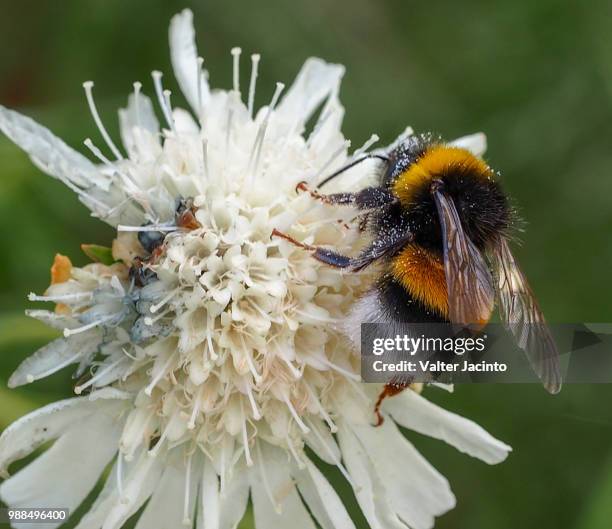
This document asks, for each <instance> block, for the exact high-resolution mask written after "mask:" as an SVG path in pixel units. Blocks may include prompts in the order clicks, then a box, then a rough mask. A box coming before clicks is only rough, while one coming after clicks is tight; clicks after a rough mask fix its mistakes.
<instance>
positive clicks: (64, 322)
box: [25, 310, 80, 331]
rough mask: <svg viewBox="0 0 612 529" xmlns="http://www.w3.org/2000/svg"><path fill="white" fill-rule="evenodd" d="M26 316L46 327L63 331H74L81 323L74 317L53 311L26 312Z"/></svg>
mask: <svg viewBox="0 0 612 529" xmlns="http://www.w3.org/2000/svg"><path fill="white" fill-rule="evenodd" d="M25 313H26V316H29V317H30V318H34V319H35V320H38V321H41V322H43V323H44V324H45V325H48V326H49V327H52V328H54V329H57V330H59V331H63V330H64V329H74V328H75V327H78V326H79V325H80V324H79V322H78V321H77V320H76V319H75V318H73V317H72V316H67V315H66V314H58V313H57V312H53V311H51V310H26V311H25Z"/></svg>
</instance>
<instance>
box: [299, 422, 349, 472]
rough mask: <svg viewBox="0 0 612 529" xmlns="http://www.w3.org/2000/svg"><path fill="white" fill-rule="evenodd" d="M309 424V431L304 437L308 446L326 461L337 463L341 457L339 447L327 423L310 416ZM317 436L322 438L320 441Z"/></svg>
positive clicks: (331, 463)
mask: <svg viewBox="0 0 612 529" xmlns="http://www.w3.org/2000/svg"><path fill="white" fill-rule="evenodd" d="M309 426H311V432H310V433H309V434H308V435H307V436H306V437H304V441H306V444H307V445H308V447H309V448H310V449H311V450H312V451H313V452H314V453H315V454H316V455H317V457H319V458H320V459H322V460H323V461H325V462H326V463H329V464H330V465H335V464H337V463H338V462H339V461H340V459H341V456H340V449H339V448H338V444H337V443H336V440H335V439H334V436H333V435H332V434H331V431H330V430H329V428H328V427H327V425H326V424H325V423H324V422H323V421H322V420H321V419H317V418H314V417H311V418H310V424H309ZM315 429H316V432H315V431H314V430H315ZM317 434H319V435H317ZM319 436H320V437H321V439H323V440H322V441H321V439H319Z"/></svg>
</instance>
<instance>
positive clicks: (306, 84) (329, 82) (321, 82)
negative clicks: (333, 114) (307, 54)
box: [276, 57, 344, 130]
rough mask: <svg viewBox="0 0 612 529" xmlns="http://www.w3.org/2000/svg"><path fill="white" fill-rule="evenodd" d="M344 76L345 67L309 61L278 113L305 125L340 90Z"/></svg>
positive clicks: (315, 59)
mask: <svg viewBox="0 0 612 529" xmlns="http://www.w3.org/2000/svg"><path fill="white" fill-rule="evenodd" d="M343 75H344V66H342V65H340V64H329V63H327V62H325V61H323V60H321V59H317V58H316V57H311V58H309V59H308V60H307V61H306V62H305V63H304V66H302V69H301V70H300V72H299V73H298V75H297V77H296V78H295V81H293V84H292V85H291V87H290V88H289V90H288V91H287V93H286V95H285V97H283V99H282V101H281V102H280V103H279V105H278V107H277V109H276V114H277V115H279V116H282V117H283V118H285V119H288V120H289V121H292V122H295V123H298V124H300V125H303V124H304V123H305V122H306V121H307V120H308V118H309V117H310V116H311V115H312V113H313V112H314V111H315V110H316V108H317V107H318V106H319V105H320V104H321V103H322V102H323V101H325V99H326V98H327V97H329V96H330V95H331V94H333V93H337V92H338V91H339V89H340V81H341V80H342V76H343ZM300 129H301V127H300V128H299V129H298V130H300Z"/></svg>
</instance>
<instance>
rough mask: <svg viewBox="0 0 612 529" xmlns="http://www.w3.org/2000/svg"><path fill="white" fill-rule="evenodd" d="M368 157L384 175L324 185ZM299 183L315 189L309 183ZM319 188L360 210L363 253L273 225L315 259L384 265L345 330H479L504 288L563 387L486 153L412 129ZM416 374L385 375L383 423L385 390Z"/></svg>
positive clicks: (555, 384)
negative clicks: (329, 188)
mask: <svg viewBox="0 0 612 529" xmlns="http://www.w3.org/2000/svg"><path fill="white" fill-rule="evenodd" d="M368 158H379V159H381V160H383V161H384V162H385V164H386V167H385V170H384V171H381V173H380V177H379V181H378V185H376V186H372V187H366V188H365V189H362V190H360V191H357V192H341V193H332V194H327V195H326V194H322V193H320V192H319V189H320V188H321V187H322V186H324V185H325V184H327V183H328V182H329V181H330V180H332V179H333V178H335V177H336V176H338V175H340V174H342V173H343V172H344V171H346V170H348V169H350V168H351V167H353V166H354V165H356V164H358V163H361V162H363V161H364V160H366V159H368ZM298 189H301V190H308V191H310V190H309V189H308V187H307V185H306V184H305V183H300V184H299V185H298ZM310 193H311V195H312V196H313V197H314V198H316V199H318V200H322V201H324V202H326V203H328V204H336V205H350V206H353V207H355V208H356V209H357V210H358V211H359V215H358V219H359V225H360V227H363V228H364V229H366V230H367V232H368V233H369V235H370V237H369V238H370V239H371V241H370V242H369V244H367V245H366V246H365V247H364V248H363V249H362V250H361V251H360V253H359V254H358V255H357V256H355V257H350V256H347V255H343V254H341V253H338V252H337V251H335V250H334V249H333V248H325V247H321V246H312V245H308V244H304V243H301V242H299V241H298V240H296V239H295V238H293V237H291V236H290V235H288V234H285V233H283V232H280V231H278V230H274V231H273V233H272V235H276V236H280V237H282V238H284V239H286V240H288V241H289V242H291V243H293V244H295V245H298V246H300V247H302V248H304V249H305V250H308V251H310V252H312V255H313V257H314V258H315V259H317V260H319V261H320V262H323V263H325V264H327V265H329V266H333V267H336V268H341V269H344V270H347V271H350V272H358V271H360V270H363V269H364V268H366V267H368V266H370V265H373V264H377V265H379V267H380V268H379V271H378V275H377V276H376V277H377V279H376V280H375V283H374V285H373V286H372V288H371V289H370V290H369V291H368V292H367V293H366V294H365V295H364V296H362V297H361V298H360V299H358V300H357V301H356V303H355V304H354V306H353V308H352V311H351V313H350V315H349V316H348V317H347V318H346V320H345V321H344V324H343V326H344V331H345V334H346V335H347V336H348V337H350V338H351V339H352V340H354V341H355V346H356V347H357V348H359V347H360V345H361V344H360V341H361V340H360V336H361V324H362V323H383V324H391V325H387V326H385V327H384V330H381V331H382V332H385V333H389V336H394V335H395V334H396V330H398V327H399V326H398V325H393V324H401V323H448V324H453V325H452V326H449V327H448V329H449V331H450V330H452V328H453V326H455V325H459V326H462V327H463V326H467V327H468V329H473V330H476V329H478V328H482V327H483V326H484V325H486V324H487V322H488V321H489V319H490V317H491V313H492V311H493V308H494V304H495V298H496V297H497V299H498V302H499V308H500V317H501V320H502V322H503V323H504V324H505V325H506V326H507V328H508V329H509V331H510V332H512V333H513V334H514V336H515V338H516V341H517V344H518V346H519V347H520V348H521V349H523V351H524V352H525V354H526V355H527V358H528V359H529V361H530V363H531V365H532V367H533V369H534V370H535V372H536V374H537V375H538V377H540V379H541V380H542V382H543V384H544V386H545V388H546V389H547V390H548V391H550V392H551V393H557V392H558V391H559V389H560V388H561V374H560V368H559V360H558V356H559V355H558V350H557V348H556V345H555V343H554V339H553V337H552V335H551V333H550V330H549V329H548V327H547V326H546V324H545V319H544V315H543V314H542V312H541V310H540V308H539V306H538V303H537V301H536V299H535V297H534V295H533V292H532V290H531V288H530V286H529V284H528V282H527V279H526V278H525V276H524V274H523V273H522V271H521V270H520V268H519V266H518V264H517V262H516V260H515V259H514V257H513V255H512V252H511V250H510V247H509V242H508V238H509V237H508V231H509V230H508V228H509V225H510V221H511V217H512V215H511V209H510V207H509V204H508V199H507V197H506V195H505V194H504V192H503V191H502V189H501V186H500V184H499V183H498V181H497V175H496V174H495V173H494V172H493V170H492V169H491V168H490V167H489V166H488V165H487V164H486V163H485V162H484V161H483V160H482V159H481V158H479V157H477V156H476V155H474V154H472V153H471V152H470V151H468V150H466V149H462V148H459V147H456V146H453V145H452V144H447V143H444V142H442V141H441V140H439V139H438V138H435V137H433V136H431V135H420V136H411V137H409V138H407V139H406V140H405V141H404V142H403V143H401V144H400V145H399V146H397V147H396V148H395V149H394V150H392V151H391V152H389V153H388V154H387V155H386V156H382V155H379V154H370V155H366V156H364V157H363V158H360V159H357V160H355V161H353V162H350V163H349V164H347V165H346V166H344V167H343V168H341V169H340V170H338V171H336V172H335V173H333V174H332V175H330V176H329V177H327V178H326V179H324V180H323V182H321V183H320V184H319V187H318V188H317V189H316V190H315V191H310ZM409 384H410V380H409V379H408V378H406V379H404V378H400V379H398V380H394V381H391V382H390V383H388V384H386V385H385V388H384V390H383V391H382V392H381V394H380V396H379V399H378V401H377V403H376V406H375V413H376V415H377V417H378V424H380V423H381V422H382V415H381V412H380V407H381V403H382V401H383V399H384V398H385V397H388V396H391V395H394V394H396V393H397V392H399V391H401V390H402V388H404V387H406V386H407V385H409Z"/></svg>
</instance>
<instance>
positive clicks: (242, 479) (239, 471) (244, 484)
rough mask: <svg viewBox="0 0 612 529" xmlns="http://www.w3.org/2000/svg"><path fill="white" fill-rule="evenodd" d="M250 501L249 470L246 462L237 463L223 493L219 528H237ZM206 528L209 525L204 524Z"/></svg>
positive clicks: (205, 528) (206, 528)
mask: <svg viewBox="0 0 612 529" xmlns="http://www.w3.org/2000/svg"><path fill="white" fill-rule="evenodd" d="M248 501H249V472H248V470H247V468H246V466H245V465H244V464H242V465H236V466H235V467H234V469H233V471H232V475H231V476H230V478H229V479H228V480H227V483H226V484H225V490H224V491H223V494H222V495H221V505H220V508H219V510H220V512H219V529H236V527H237V526H238V524H239V523H240V520H242V517H243V516H244V513H245V511H246V508H247V503H248ZM198 529H201V528H198ZM204 529H208V527H206V526H204Z"/></svg>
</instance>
